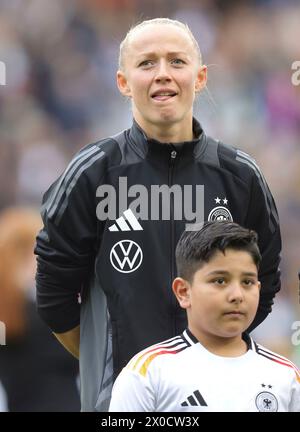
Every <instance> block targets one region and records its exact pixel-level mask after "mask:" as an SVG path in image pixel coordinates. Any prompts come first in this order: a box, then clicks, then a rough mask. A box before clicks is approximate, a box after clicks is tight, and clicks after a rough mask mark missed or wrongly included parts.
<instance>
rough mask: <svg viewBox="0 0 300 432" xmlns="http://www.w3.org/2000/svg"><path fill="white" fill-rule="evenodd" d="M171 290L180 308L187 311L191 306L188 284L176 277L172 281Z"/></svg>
mask: <svg viewBox="0 0 300 432" xmlns="http://www.w3.org/2000/svg"><path fill="white" fill-rule="evenodd" d="M172 289H173V292H174V294H175V296H176V298H177V300H178V303H179V304H180V306H181V307H182V308H183V309H188V308H189V307H190V305H191V303H190V289H191V286H190V284H189V282H188V281H186V280H185V279H183V278H180V277H177V278H176V279H174V281H173V284H172Z"/></svg>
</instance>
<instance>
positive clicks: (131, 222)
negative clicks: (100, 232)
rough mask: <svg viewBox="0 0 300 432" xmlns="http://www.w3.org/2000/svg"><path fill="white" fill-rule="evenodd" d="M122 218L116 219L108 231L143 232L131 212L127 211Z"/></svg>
mask: <svg viewBox="0 0 300 432" xmlns="http://www.w3.org/2000/svg"><path fill="white" fill-rule="evenodd" d="M123 215H124V216H125V218H126V220H125V218H124V217H123V216H120V217H119V218H118V219H116V223H114V224H113V225H111V226H110V227H109V228H108V229H109V231H143V227H142V226H141V225H140V223H139V221H138V220H137V218H136V217H135V215H134V213H133V212H132V210H130V209H128V210H125V211H124V212H123Z"/></svg>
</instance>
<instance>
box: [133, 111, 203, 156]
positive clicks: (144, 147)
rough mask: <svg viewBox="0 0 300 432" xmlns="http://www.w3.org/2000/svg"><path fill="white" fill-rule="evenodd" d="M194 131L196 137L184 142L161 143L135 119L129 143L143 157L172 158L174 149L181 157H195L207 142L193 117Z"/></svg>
mask: <svg viewBox="0 0 300 432" xmlns="http://www.w3.org/2000/svg"><path fill="white" fill-rule="evenodd" d="M193 131H194V136H195V139H193V140H192V141H184V142H182V143H176V144H172V143H161V142H160V141H157V140H155V139H150V138H148V137H147V135H146V134H145V132H144V131H143V129H142V128H141V127H140V126H139V125H138V123H137V122H136V121H135V120H133V125H132V127H131V129H129V136H128V138H129V144H130V146H131V147H132V148H133V150H134V151H135V152H136V153H137V154H138V155H139V156H141V157H142V158H147V159H148V158H149V159H152V158H155V159H157V158H159V159H164V158H168V159H169V158H170V153H171V152H172V151H174V150H175V151H177V152H178V153H179V154H180V156H181V157H195V155H196V154H198V153H199V150H200V149H201V148H202V147H203V145H204V144H205V143H206V137H205V134H204V132H203V130H202V127H201V125H200V123H199V122H198V121H197V120H196V119H195V118H193Z"/></svg>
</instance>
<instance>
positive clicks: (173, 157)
mask: <svg viewBox="0 0 300 432" xmlns="http://www.w3.org/2000/svg"><path fill="white" fill-rule="evenodd" d="M176 158H177V151H176V150H172V151H171V153H170V163H169V176H168V180H169V188H170V187H171V186H172V185H173V176H174V167H175V162H176ZM170 230H171V232H170V234H171V236H170V243H171V244H170V247H171V249H170V250H171V251H174V248H175V221H174V196H173V195H172V196H171V195H170ZM170 259H171V262H170V269H171V275H170V276H171V281H170V288H171V285H172V282H173V280H174V278H175V259H174V256H173V254H172V253H170ZM171 307H172V310H174V311H175V310H176V298H175V296H174V295H172V292H171ZM175 316H176V315H175V313H174V318H173V336H175V335H176V320H175Z"/></svg>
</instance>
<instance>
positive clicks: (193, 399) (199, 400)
mask: <svg viewBox="0 0 300 432" xmlns="http://www.w3.org/2000/svg"><path fill="white" fill-rule="evenodd" d="M189 405H191V406H199V405H200V406H207V403H206V402H205V400H204V399H203V396H202V395H201V393H200V392H199V390H196V391H194V393H193V394H192V395H191V396H189V397H188V398H187V400H186V401H184V402H182V404H181V406H189Z"/></svg>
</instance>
